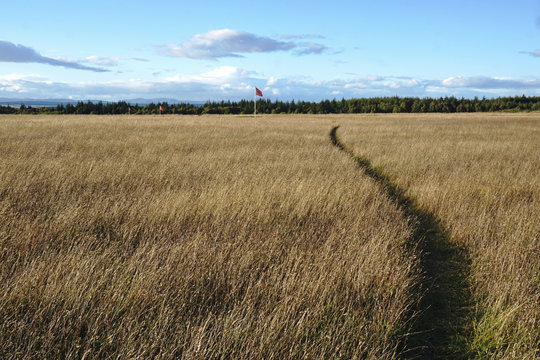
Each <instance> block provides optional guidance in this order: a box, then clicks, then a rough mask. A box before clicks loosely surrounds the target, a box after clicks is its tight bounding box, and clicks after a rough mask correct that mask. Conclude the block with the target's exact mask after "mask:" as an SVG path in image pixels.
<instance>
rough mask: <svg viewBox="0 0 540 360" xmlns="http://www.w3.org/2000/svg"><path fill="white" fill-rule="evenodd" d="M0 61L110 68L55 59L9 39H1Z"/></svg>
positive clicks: (90, 69) (82, 67) (91, 68)
mask: <svg viewBox="0 0 540 360" xmlns="http://www.w3.org/2000/svg"><path fill="white" fill-rule="evenodd" d="M0 62H16V63H41V64H48V65H52V66H62V67H65V68H70V69H77V70H88V71H95V72H105V71H109V70H105V69H101V68H96V67H91V66H86V65H82V64H80V63H79V62H75V61H66V60H61V59H54V58H50V57H46V56H43V55H41V54H39V53H38V52H37V51H36V50H34V49H32V48H30V47H28V46H24V45H20V44H14V43H11V42H9V41H1V40H0Z"/></svg>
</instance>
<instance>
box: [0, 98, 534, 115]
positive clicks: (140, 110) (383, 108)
mask: <svg viewBox="0 0 540 360" xmlns="http://www.w3.org/2000/svg"><path fill="white" fill-rule="evenodd" d="M253 104H254V103H253V100H240V101H220V102H216V101H208V102H206V103H205V104H203V105H195V104H189V103H180V104H168V103H166V102H163V103H157V104H154V103H151V104H147V105H138V104H135V105H132V104H128V103H127V102H125V101H119V102H101V101H100V102H96V103H93V102H89V101H88V102H82V101H79V102H78V103H76V104H65V105H64V104H58V105H57V106H55V107H45V106H44V107H30V106H25V105H24V104H22V105H21V106H20V107H19V108H16V107H11V106H0V114H94V115H115V114H136V115H140V114H159V113H163V114H181V115H203V114H252V113H253ZM161 109H163V110H162V111H161ZM538 110H540V97H539V96H529V97H527V96H525V95H523V96H515V97H498V98H493V99H486V98H482V99H479V98H476V97H475V98H474V99H465V98H460V99H458V98H456V97H453V96H450V97H440V98H415V97H398V96H394V97H373V98H361V99H348V100H346V99H341V100H336V99H333V100H323V101H320V102H310V101H294V100H292V101H279V100H274V101H271V100H269V99H264V100H259V101H257V113H261V114H357V113H456V112H490V111H538Z"/></svg>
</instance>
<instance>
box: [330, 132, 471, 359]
mask: <svg viewBox="0 0 540 360" xmlns="http://www.w3.org/2000/svg"><path fill="white" fill-rule="evenodd" d="M338 128H339V126H336V127H334V128H332V130H331V131H330V141H331V142H332V144H333V145H334V146H336V147H338V148H339V149H340V150H342V151H343V152H345V153H346V154H348V155H349V156H350V157H351V158H352V159H353V160H354V161H355V162H356V164H357V165H358V167H359V168H360V169H362V170H363V171H364V173H365V174H366V175H367V176H369V177H370V178H372V179H373V180H375V182H377V183H378V184H379V186H380V187H381V189H382V190H383V191H384V192H385V194H386V195H387V196H388V197H389V198H390V199H391V200H392V201H393V202H395V203H396V204H397V206H398V207H399V208H400V209H401V211H403V213H404V215H405V216H406V217H407V218H408V220H409V224H410V225H411V226H412V227H413V229H414V230H413V234H412V236H411V238H410V239H409V244H408V247H409V249H408V250H410V251H411V252H413V253H416V254H417V255H418V256H419V265H420V268H421V271H422V275H423V277H422V279H423V280H422V282H421V284H419V288H418V289H417V291H420V292H421V301H420V302H419V304H418V306H417V308H415V309H413V314H417V317H416V319H415V320H414V323H413V329H412V331H411V332H410V333H409V334H406V335H404V341H403V344H402V349H403V354H404V356H405V357H406V358H410V359H468V358H469V356H470V355H471V354H470V353H469V351H468V346H467V341H466V340H467V338H466V336H467V333H468V332H469V324H470V319H471V316H472V304H473V302H472V299H471V294H470V287H469V283H468V280H467V279H468V274H469V268H470V260H469V257H468V254H467V252H466V251H465V250H464V249H462V248H458V247H457V246H456V245H455V244H453V243H452V241H451V240H450V238H449V236H448V233H447V231H446V230H445V229H444V228H443V226H442V225H441V224H442V223H441V221H440V219H439V218H437V216H435V215H434V214H432V213H430V212H428V211H426V210H424V209H422V207H421V206H419V205H418V204H417V203H416V202H415V201H414V200H413V199H412V198H410V197H409V196H407V194H406V189H403V188H400V187H399V186H398V185H396V184H395V183H394V182H393V181H392V179H390V177H388V176H387V175H385V174H383V173H382V171H380V170H378V169H377V168H375V167H374V166H373V165H372V163H371V162H370V161H369V159H367V158H365V157H362V156H359V155H356V154H354V152H353V151H352V150H351V149H349V148H348V147H346V146H345V145H344V144H343V143H342V142H341V140H340V139H339V137H338V136H337V130H338ZM413 314H411V315H413Z"/></svg>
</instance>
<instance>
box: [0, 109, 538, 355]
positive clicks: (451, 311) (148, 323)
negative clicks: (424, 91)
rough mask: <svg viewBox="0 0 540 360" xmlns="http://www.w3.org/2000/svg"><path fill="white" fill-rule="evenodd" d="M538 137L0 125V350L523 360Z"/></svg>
mask: <svg viewBox="0 0 540 360" xmlns="http://www.w3.org/2000/svg"><path fill="white" fill-rule="evenodd" d="M337 125H341V127H340V128H339V129H338V130H337V136H338V137H339V138H335V139H334V140H336V139H338V140H339V145H341V147H340V146H333V145H332V140H331V139H330V137H329V133H330V130H331V129H332V128H334V127H335V126H337ZM335 134H336V133H334V135H335ZM334 143H335V141H334ZM539 145H540V115H539V114H538V113H530V114H489V115H485V114H484V115H483V114H466V115H438V114H430V115H386V116H384V115H377V116H370V115H329V116H308V115H306V116H301V115H299V116H285V115H283V116H280V115H276V116H260V117H258V118H257V119H256V120H254V119H253V118H250V117H241V116H223V117H222V116H201V117H189V116H183V117H182V116H140V117H139V116H131V117H130V116H114V117H113V116H101V117H100V116H3V117H0V358H6V359H30V358H70V359H71V358H163V359H168V358H185V359H207V358H253V359H255V358H260V359H262V358H265V359H272V358H274V359H281V358H306V359H315V358H320V359H327V358H367V359H394V358H403V357H414V356H418V357H423V358H449V359H451V358H460V357H461V358H494V359H534V358H536V357H538V356H539V353H538V350H537V349H538V347H539V345H540V340H539V339H540V335H539V333H538V330H537V328H538V327H539V325H540V324H539V322H540V321H539V320H540V319H539V317H540V315H539V301H540V299H539V294H540V289H539V286H540V278H539V274H538V268H539V267H540V258H539V256H540V244H539V239H538V234H539V230H540V228H539V227H540V225H539V224H540V218H539V214H540V177H539V175H538V169H540V146H539Z"/></svg>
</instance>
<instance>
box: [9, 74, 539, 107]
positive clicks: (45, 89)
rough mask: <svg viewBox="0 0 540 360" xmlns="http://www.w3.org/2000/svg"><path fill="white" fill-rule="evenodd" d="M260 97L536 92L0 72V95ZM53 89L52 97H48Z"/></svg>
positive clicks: (489, 85)
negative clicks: (256, 93)
mask: <svg viewBox="0 0 540 360" xmlns="http://www.w3.org/2000/svg"><path fill="white" fill-rule="evenodd" d="M254 86H259V88H260V89H263V92H264V95H265V98H268V97H270V98H272V99H275V98H279V99H283V100H290V99H297V100H314V101H319V100H322V99H331V98H334V97H339V98H341V97H344V98H353V97H370V96H395V95H398V96H417V97H424V96H430V95H435V96H451V95H453V96H458V97H461V96H464V97H473V96H484V95H489V94H492V95H496V96H502V95H521V94H528V95H538V94H540V79H532V78H531V79H514V78H500V77H459V76H457V77H449V78H446V79H442V80H423V79H417V78H411V77H399V76H367V77H352V78H342V79H334V80H328V81H321V80H313V79H310V78H305V77H294V76H289V77H286V78H285V77H284V78H277V77H266V76H264V75H262V74H257V73H256V72H252V71H248V70H246V69H242V68H239V67H234V66H221V67H217V68H215V69H212V70H210V71H206V72H203V73H201V74H196V75H183V74H177V75H175V76H170V77H164V78H161V79H158V80H141V79H128V80H123V81H109V82H80V83H68V82H54V81H51V80H50V79H48V78H45V77H42V76H39V75H36V74H26V75H25V74H8V75H2V76H0V97H8V98H16V97H19V98H21V97H25V98H50V97H55V98H67V97H69V96H72V98H74V99H81V100H85V99H96V100H99V99H102V100H120V99H132V98H156V97H165V98H173V99H178V100H187V101H204V100H208V99H212V100H222V99H224V100H227V99H230V100H240V99H251V98H252V96H253V87H254ZM51 94H54V96H51Z"/></svg>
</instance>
